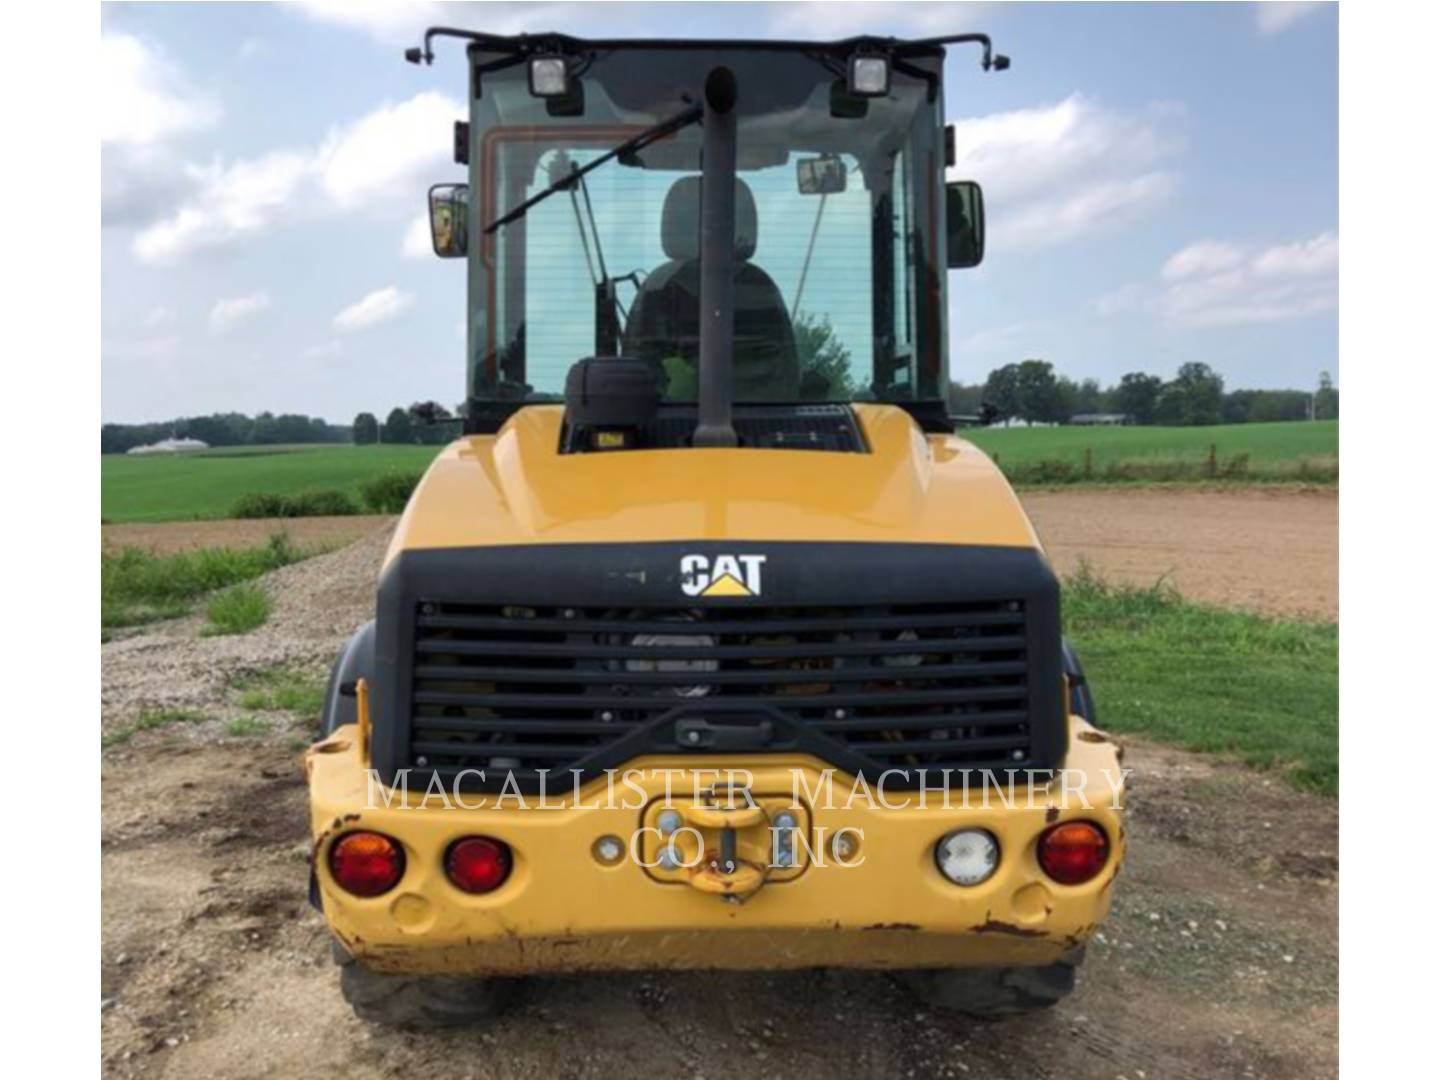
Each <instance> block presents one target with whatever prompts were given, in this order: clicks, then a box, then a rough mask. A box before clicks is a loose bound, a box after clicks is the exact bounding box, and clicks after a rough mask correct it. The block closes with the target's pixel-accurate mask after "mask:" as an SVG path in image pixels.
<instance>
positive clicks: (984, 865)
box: [935, 829, 1000, 885]
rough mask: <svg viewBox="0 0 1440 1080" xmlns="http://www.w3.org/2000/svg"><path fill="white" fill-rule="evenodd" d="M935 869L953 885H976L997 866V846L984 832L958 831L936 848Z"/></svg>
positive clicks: (998, 854) (943, 839) (998, 847)
mask: <svg viewBox="0 0 1440 1080" xmlns="http://www.w3.org/2000/svg"><path fill="white" fill-rule="evenodd" d="M935 865H936V866H938V867H939V868H940V872H941V873H942V874H944V875H945V876H946V877H947V878H949V879H950V880H951V881H953V882H954V883H955V884H956V885H979V884H980V883H981V882H982V881H986V880H988V879H989V877H990V875H991V874H993V873H995V868H996V867H997V866H999V865H1000V842H999V841H998V840H996V839H995V837H993V836H991V835H990V833H988V832H986V831H985V830H984V829H957V830H955V831H954V832H952V833H946V834H945V835H944V836H942V837H941V838H940V842H939V843H938V844H936V845H935Z"/></svg>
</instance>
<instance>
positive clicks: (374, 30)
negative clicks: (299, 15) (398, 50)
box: [290, 0, 464, 44]
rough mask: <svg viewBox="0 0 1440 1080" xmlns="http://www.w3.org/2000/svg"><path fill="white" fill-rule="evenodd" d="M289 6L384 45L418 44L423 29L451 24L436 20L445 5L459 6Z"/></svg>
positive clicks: (334, 0)
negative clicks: (437, 24)
mask: <svg viewBox="0 0 1440 1080" xmlns="http://www.w3.org/2000/svg"><path fill="white" fill-rule="evenodd" d="M290 6H291V7H294V8H295V9H297V10H299V11H303V12H304V13H305V14H306V15H308V16H310V17H311V18H312V19H315V20H317V21H319V22H328V23H334V24H336V25H338V26H344V27H348V28H350V29H352V30H363V31H365V32H366V33H368V34H370V35H372V36H373V37H376V38H378V39H379V40H381V41H384V42H387V43H393V42H404V43H405V44H418V43H419V41H420V38H421V36H422V35H423V34H424V33H425V28H426V27H428V26H434V25H435V24H436V23H450V22H452V20H451V19H448V18H439V16H440V15H442V14H446V12H445V11H444V8H445V7H446V6H449V7H458V6H459V5H458V4H452V5H442V4H438V3H406V2H404V0H392V2H389V3H385V2H380V0H301V2H300V3H297V4H293V5H290ZM454 25H456V26H462V25H464V21H463V20H461V21H459V22H454Z"/></svg>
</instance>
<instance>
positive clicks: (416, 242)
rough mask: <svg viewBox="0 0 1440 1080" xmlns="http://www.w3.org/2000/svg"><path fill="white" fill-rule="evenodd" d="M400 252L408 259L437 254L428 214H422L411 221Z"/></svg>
mask: <svg viewBox="0 0 1440 1080" xmlns="http://www.w3.org/2000/svg"><path fill="white" fill-rule="evenodd" d="M400 254H401V255H403V256H405V258H407V259H426V258H429V257H430V256H432V255H434V254H435V247H434V242H433V241H432V239H431V237H430V218H429V216H428V215H426V214H421V215H420V216H419V217H417V218H416V219H415V220H414V221H412V222H410V227H409V228H408V229H406V230H405V239H404V240H402V241H401V242H400Z"/></svg>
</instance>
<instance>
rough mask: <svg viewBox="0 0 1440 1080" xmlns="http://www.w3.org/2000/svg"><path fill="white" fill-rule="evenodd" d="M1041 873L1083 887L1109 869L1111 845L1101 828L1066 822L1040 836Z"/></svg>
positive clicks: (1052, 827) (1061, 882) (1065, 883)
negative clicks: (1108, 861)
mask: <svg viewBox="0 0 1440 1080" xmlns="http://www.w3.org/2000/svg"><path fill="white" fill-rule="evenodd" d="M1039 856H1040V869H1042V870H1044V871H1045V873H1047V874H1049V875H1050V876H1051V877H1052V878H1054V879H1055V880H1056V881H1058V882H1059V883H1060V884H1061V885H1083V884H1084V883H1085V882H1087V881H1089V880H1090V879H1091V878H1093V877H1094V876H1095V875H1096V874H1098V873H1100V871H1101V870H1103V869H1104V868H1105V861H1106V860H1107V859H1108V858H1109V857H1110V841H1109V840H1108V839H1106V837H1105V832H1104V830H1102V829H1101V828H1100V826H1098V825H1092V824H1091V823H1090V822H1088V821H1066V822H1062V823H1061V824H1059V825H1052V826H1050V828H1048V829H1046V830H1045V831H1044V832H1043V833H1041V834H1040V848H1039Z"/></svg>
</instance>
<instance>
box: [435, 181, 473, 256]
mask: <svg viewBox="0 0 1440 1080" xmlns="http://www.w3.org/2000/svg"><path fill="white" fill-rule="evenodd" d="M469 236H470V185H469V184H436V185H435V186H434V187H432V188H431V189H430V244H431V246H432V247H433V248H434V249H435V254H436V255H439V256H440V258H442V259H459V258H463V257H464V255H465V252H466V251H467V250H468V248H469Z"/></svg>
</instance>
